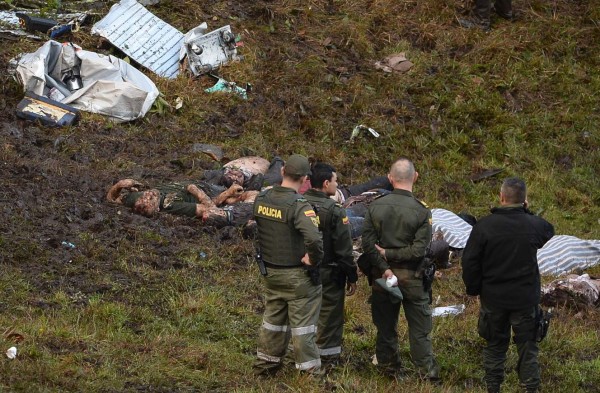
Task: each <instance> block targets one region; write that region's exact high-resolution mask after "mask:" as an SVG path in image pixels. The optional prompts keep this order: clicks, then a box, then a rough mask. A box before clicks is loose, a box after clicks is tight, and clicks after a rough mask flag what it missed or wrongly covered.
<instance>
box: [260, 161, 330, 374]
mask: <svg viewBox="0 0 600 393" xmlns="http://www.w3.org/2000/svg"><path fill="white" fill-rule="evenodd" d="M309 174H310V164H309V163H308V160H307V159H306V157H303V156H301V155H297V154H294V155H292V156H290V157H289V159H288V160H287V161H286V163H285V165H284V167H283V169H282V175H283V181H282V183H281V186H274V187H273V188H272V189H269V190H267V191H264V192H261V193H260V194H259V196H258V197H257V198H256V201H255V203H254V215H255V219H256V223H257V228H258V244H259V247H260V254H261V256H262V258H261V259H262V262H263V263H264V265H265V267H266V274H267V275H266V276H264V284H265V292H264V296H265V312H264V315H263V322H262V326H261V328H260V332H259V338H258V350H257V361H256V364H255V370H256V373H257V374H259V375H268V374H272V373H274V372H275V371H276V370H277V369H279V367H281V364H282V360H283V357H284V355H285V352H286V349H287V346H288V342H289V338H290V336H291V339H292V343H293V347H294V357H295V363H296V368H297V369H299V370H301V371H308V372H317V371H319V370H320V367H321V359H320V357H319V349H318V348H317V345H316V342H315V335H316V331H317V322H318V319H319V309H320V305H321V284H320V281H319V280H318V268H319V265H320V264H321V260H322V259H323V240H322V238H321V233H320V232H319V230H318V218H317V215H316V213H315V211H314V210H313V208H312V206H311V205H310V204H309V203H308V202H307V201H306V199H304V197H302V196H301V195H300V194H298V190H299V189H300V186H301V185H302V184H303V183H304V181H305V180H306V178H307V175H309ZM315 273H316V274H315Z"/></svg>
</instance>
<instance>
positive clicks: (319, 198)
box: [304, 163, 358, 366]
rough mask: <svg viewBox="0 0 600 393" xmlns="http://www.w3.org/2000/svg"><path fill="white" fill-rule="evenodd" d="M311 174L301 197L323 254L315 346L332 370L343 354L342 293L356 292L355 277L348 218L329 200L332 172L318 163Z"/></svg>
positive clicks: (334, 183) (334, 179)
mask: <svg viewBox="0 0 600 393" xmlns="http://www.w3.org/2000/svg"><path fill="white" fill-rule="evenodd" d="M311 171H312V174H311V176H310V183H311V187H312V188H311V189H309V190H307V191H306V192H305V193H304V197H305V198H306V199H307V200H308V202H310V204H311V205H312V206H313V207H314V208H315V210H316V212H317V216H318V218H319V229H320V230H321V232H322V234H323V249H324V252H325V256H324V257H323V262H322V264H321V269H320V273H321V280H322V283H323V294H322V297H321V299H322V303H321V313H320V314H319V325H318V329H317V346H318V347H319V351H320V354H321V362H322V363H323V365H328V366H334V365H335V364H336V363H337V362H338V360H339V357H340V353H341V351H342V336H343V332H344V298H345V290H347V295H348V296H351V295H353V294H354V293H355V292H356V281H357V280H358V275H357V270H356V269H357V268H356V263H355V262H354V257H353V255H352V236H351V233H350V225H349V220H348V217H346V212H345V210H344V208H343V207H342V206H341V205H340V204H337V203H335V201H334V200H333V199H331V198H330V197H331V196H332V195H335V193H336V190H337V186H338V183H337V173H336V172H335V168H333V167H332V166H331V165H328V164H325V163H317V164H315V165H313V167H312V169H311Z"/></svg>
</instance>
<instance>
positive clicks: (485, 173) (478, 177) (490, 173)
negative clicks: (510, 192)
mask: <svg viewBox="0 0 600 393" xmlns="http://www.w3.org/2000/svg"><path fill="white" fill-rule="evenodd" d="M502 171H504V168H494V169H486V170H484V171H482V172H478V173H475V174H473V175H471V177H470V178H469V180H471V181H472V182H474V183H477V182H478V181H481V180H483V179H487V178H488V177H492V176H496V175H497V174H499V173H500V172H502Z"/></svg>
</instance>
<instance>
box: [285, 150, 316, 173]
mask: <svg viewBox="0 0 600 393" xmlns="http://www.w3.org/2000/svg"><path fill="white" fill-rule="evenodd" d="M285 173H286V174H287V175H296V176H306V175H310V174H311V171H310V163H309V162H308V158H306V157H304V156H301V155H300V154H292V155H291V156H290V157H289V158H288V159H287V161H286V162H285Z"/></svg>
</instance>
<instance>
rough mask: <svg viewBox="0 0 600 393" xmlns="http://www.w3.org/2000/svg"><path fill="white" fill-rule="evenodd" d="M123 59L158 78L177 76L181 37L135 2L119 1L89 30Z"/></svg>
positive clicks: (133, 0) (175, 30)
mask: <svg viewBox="0 0 600 393" xmlns="http://www.w3.org/2000/svg"><path fill="white" fill-rule="evenodd" d="M92 34H97V35H100V36H102V37H104V38H106V39H107V40H109V41H110V42H111V43H112V44H113V45H114V46H116V47H117V48H119V49H120V50H122V51H123V52H124V53H125V54H127V56H129V57H130V58H131V59H133V60H135V61H136V62H138V63H140V64H141V65H143V66H144V67H146V68H148V69H149V70H151V71H153V72H155V73H156V74H158V75H159V76H162V77H166V78H175V77H177V74H178V73H179V50H180V48H181V45H182V44H183V34H182V33H181V32H180V31H179V30H177V29H176V28H174V27H173V26H171V25H169V24H168V23H166V22H165V21H163V20H162V19H160V18H159V17H157V16H156V15H154V14H152V13H151V12H150V11H148V10H147V9H146V8H144V6H142V5H141V4H140V3H138V2H137V1H136V0H121V2H119V3H117V4H115V5H113V6H112V7H111V9H110V11H109V12H108V14H107V15H106V16H105V17H104V18H102V20H100V21H99V22H98V23H96V24H95V25H94V26H93V27H92Z"/></svg>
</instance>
